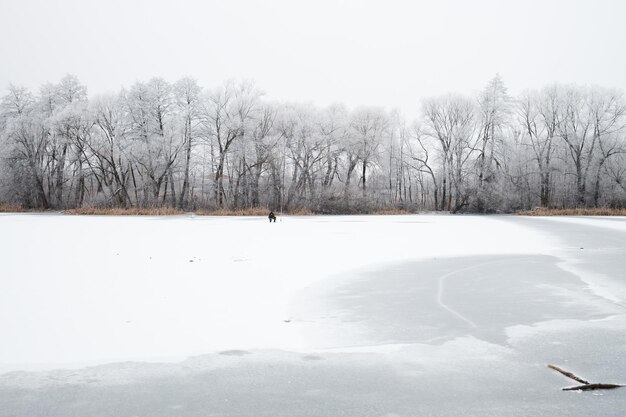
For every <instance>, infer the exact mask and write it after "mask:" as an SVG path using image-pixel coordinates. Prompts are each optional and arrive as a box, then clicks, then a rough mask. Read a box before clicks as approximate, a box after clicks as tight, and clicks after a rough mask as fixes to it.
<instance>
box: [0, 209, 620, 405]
mask: <svg viewBox="0 0 626 417" xmlns="http://www.w3.org/2000/svg"><path fill="white" fill-rule="evenodd" d="M0 231H1V232H2V239H1V240H0V342H1V343H0V417H5V416H7V417H8V416H29V417H35V416H50V417H52V416H55V417H56V416H59V417H61V416H65V417H67V416H129V417H130V416H147V417H152V416H198V417H200V416H212V415H215V416H387V417H391V416H428V415H433V416H468V415H470V416H529V415H532V416H552V415H568V416H588V415H601V416H623V415H624V410H626V388H622V389H617V390H613V391H596V392H586V393H576V392H562V391H561V390H560V388H561V387H565V386H570V385H575V384H574V383H573V381H569V380H567V379H566V378H564V377H563V376H561V375H559V374H557V373H556V372H554V371H551V370H550V369H548V368H547V367H546V365H547V364H549V363H553V364H556V365H559V366H561V367H563V368H565V369H567V370H569V371H572V372H574V373H576V374H578V375H579V376H582V377H585V378H587V379H589V380H592V381H593V382H605V383H626V219H625V218H610V217H608V218H577V217H568V218H522V217H513V216H447V215H419V216H418V215H416V216H384V217H382V216H337V217H330V216H329V217H284V218H280V219H279V221H278V222H277V223H275V224H269V223H268V222H267V219H265V218H254V217H248V218H217V217H195V216H180V217H97V216H94V217H82V216H76V217H73V216H61V215H43V214H15V215H11V214H3V215H0Z"/></svg>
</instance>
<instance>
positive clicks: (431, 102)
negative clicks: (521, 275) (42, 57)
mask: <svg viewBox="0 0 626 417" xmlns="http://www.w3.org/2000/svg"><path fill="white" fill-rule="evenodd" d="M414 116H415V118H414V120H406V119H405V118H404V117H403V116H402V115H401V114H400V113H399V112H398V111H388V110H386V109H384V108H381V107H358V108H355V109H348V108H347V107H345V106H343V105H341V104H336V105H331V106H328V107H325V108H319V107H316V106H313V105H310V104H302V103H280V102H273V101H269V100H267V99H265V97H264V96H263V94H262V92H261V91H260V90H259V89H258V88H257V87H256V86H255V85H254V84H253V83H250V82H226V83H223V84H222V85H220V86H218V87H216V88H213V89H204V88H202V87H201V86H199V85H198V83H197V82H196V81H195V80H193V79H191V78H183V79H181V80H179V81H177V82H175V83H169V82H167V81H165V80H163V79H161V78H153V79H151V80H149V81H147V82H138V83H136V84H135V85H133V86H132V87H131V88H129V89H123V90H121V91H120V92H119V93H116V94H108V95H100V96H97V97H94V98H89V97H88V95H87V89H86V87H85V86H84V85H83V84H81V83H80V81H79V80H78V79H77V78H76V77H75V76H72V75H68V76H66V77H64V78H63V79H62V80H60V82H59V83H57V84H46V85H44V86H42V87H41V88H40V90H39V92H38V93H36V94H33V93H32V92H31V91H29V90H28V89H26V88H23V87H18V86H13V85H11V86H10V87H9V89H8V93H7V94H6V95H5V96H4V97H2V99H1V101H0V202H8V203H16V204H20V205H22V206H24V207H29V208H41V209H50V208H53V209H67V208H77V207H85V206H97V207H116V208H117V207H121V208H131V207H141V208H143V207H175V208H180V209H183V210H195V209H221V208H225V209H235V210H236V209H244V208H256V207H263V208H268V209H272V210H275V211H283V210H284V211H292V210H298V209H307V210H311V211H313V212H318V213H364V212H372V211H376V210H382V209H402V210H410V211H414V210H441V211H450V212H455V213H456V212H463V211H467V212H481V213H489V212H509V211H513V210H518V209H529V208H534V207H558V208H573V207H599V206H602V207H624V206H625V205H626V137H625V134H626V102H625V101H624V97H623V95H622V94H621V92H619V91H617V90H614V89H609V88H602V87H588V86H577V85H558V84H556V85H552V86H548V87H545V88H543V89H540V90H529V91H527V92H524V93H523V94H521V95H520V96H518V97H511V96H510V95H509V94H508V92H507V89H506V87H505V85H504V83H503V81H502V79H501V78H500V77H499V76H496V77H494V78H493V79H492V80H491V81H490V82H489V83H488V84H487V85H486V86H485V87H484V88H483V89H482V90H481V91H480V92H479V93H477V94H476V95H474V96H464V95H458V94H448V95H442V96H438V97H431V98H426V99H424V100H422V111H421V112H420V114H418V115H414Z"/></svg>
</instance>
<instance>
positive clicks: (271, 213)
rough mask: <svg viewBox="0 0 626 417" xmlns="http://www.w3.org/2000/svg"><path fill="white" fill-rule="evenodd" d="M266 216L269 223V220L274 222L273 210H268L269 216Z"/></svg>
mask: <svg viewBox="0 0 626 417" xmlns="http://www.w3.org/2000/svg"><path fill="white" fill-rule="evenodd" d="M267 217H268V218H269V219H270V223H271V222H274V223H276V215H275V214H274V212H273V211H270V214H269V216H267Z"/></svg>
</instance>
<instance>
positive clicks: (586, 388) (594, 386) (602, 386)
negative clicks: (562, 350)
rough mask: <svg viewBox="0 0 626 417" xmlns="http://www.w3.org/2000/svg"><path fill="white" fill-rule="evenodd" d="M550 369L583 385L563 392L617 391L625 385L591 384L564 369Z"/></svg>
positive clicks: (553, 366) (564, 389) (551, 366)
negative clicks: (616, 389)
mask: <svg viewBox="0 0 626 417" xmlns="http://www.w3.org/2000/svg"><path fill="white" fill-rule="evenodd" d="M548 368H550V369H554V370H555V371H557V372H558V373H560V374H561V375H564V376H566V377H568V378H570V379H573V380H574V381H576V382H580V383H581V384H583V385H577V386H575V387H567V388H562V389H563V391H594V390H597V389H615V388H620V387H623V386H624V385H620V384H599V383H593V384H592V383H590V382H588V381H585V380H584V379H582V378H580V377H578V376H576V375H574V374H573V373H571V372H568V371H566V370H564V369H561V368H559V367H558V366H556V365H548Z"/></svg>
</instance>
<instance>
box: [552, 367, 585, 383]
mask: <svg viewBox="0 0 626 417" xmlns="http://www.w3.org/2000/svg"><path fill="white" fill-rule="evenodd" d="M548 368H550V369H554V370H555V371H557V372H559V373H561V374H563V375H565V376H566V377H568V378H570V379H573V380H574V381H576V382H580V383H581V384H585V385H587V384H589V381H585V380H584V379H582V378H579V377H577V376H576V375H574V374H573V373H571V372H567V371H565V370H563V369H561V368H559V367H558V366H556V365H548Z"/></svg>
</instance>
